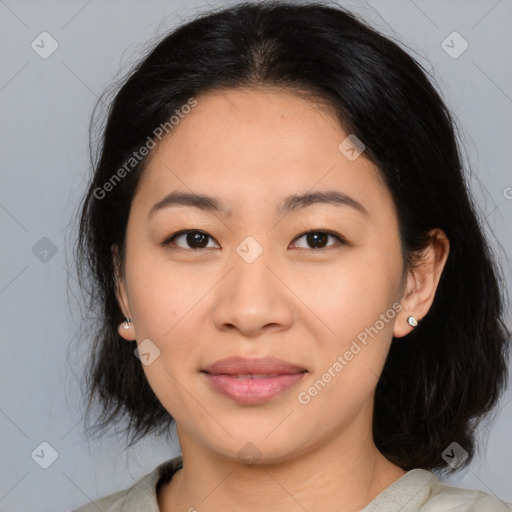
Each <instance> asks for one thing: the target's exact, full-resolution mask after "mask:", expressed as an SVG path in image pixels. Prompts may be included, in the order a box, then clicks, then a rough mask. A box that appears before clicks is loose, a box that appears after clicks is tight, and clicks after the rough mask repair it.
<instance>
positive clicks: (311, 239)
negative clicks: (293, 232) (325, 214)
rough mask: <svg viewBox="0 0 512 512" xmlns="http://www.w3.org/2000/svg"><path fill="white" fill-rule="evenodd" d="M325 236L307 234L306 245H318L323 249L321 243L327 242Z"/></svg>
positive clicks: (323, 234)
mask: <svg viewBox="0 0 512 512" xmlns="http://www.w3.org/2000/svg"><path fill="white" fill-rule="evenodd" d="M327 236H328V235H327V234H326V233H308V235H307V237H308V243H309V244H310V245H313V246H315V247H316V245H318V244H319V243H320V245H321V246H322V247H323V245H324V244H323V243H322V241H323V242H327Z"/></svg>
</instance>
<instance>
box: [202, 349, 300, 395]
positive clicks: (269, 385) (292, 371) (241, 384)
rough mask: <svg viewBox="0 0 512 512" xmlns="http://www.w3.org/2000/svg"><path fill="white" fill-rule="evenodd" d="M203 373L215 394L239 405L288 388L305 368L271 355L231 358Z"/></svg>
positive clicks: (298, 379)
mask: <svg viewBox="0 0 512 512" xmlns="http://www.w3.org/2000/svg"><path fill="white" fill-rule="evenodd" d="M202 373H203V374H204V376H205V378H206V380H207V381H208V383H209V385H210V386H211V388H212V389H213V390H214V391H216V392H217V393H220V394H222V395H224V396H225V397H227V398H230V399H231V400H233V401H235V402H238V403H240V404H245V405H257V404H262V403H264V402H267V401H268V400H270V399H272V398H274V397H275V396H277V395H279V394H280V393H282V392H284V391H285V390H287V389H289V388H290V387H292V386H293V385H294V384H296V383H297V382H299V381H300V380H301V379H302V378H303V377H304V375H305V374H306V373H308V371H307V370H306V369H305V368H302V367H300V366H296V365H294V364H291V363H288V362H286V361H283V360H282V359H276V358H273V357H265V358H259V359H246V358H243V357H230V358H227V359H221V360H220V361H217V362H215V363H213V364H212V365H209V366H207V367H206V368H204V369H203V370H202Z"/></svg>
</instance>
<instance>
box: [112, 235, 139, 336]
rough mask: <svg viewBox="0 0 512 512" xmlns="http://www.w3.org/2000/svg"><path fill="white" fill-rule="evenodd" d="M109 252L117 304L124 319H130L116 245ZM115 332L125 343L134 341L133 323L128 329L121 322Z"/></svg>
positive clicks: (124, 283)
mask: <svg viewBox="0 0 512 512" xmlns="http://www.w3.org/2000/svg"><path fill="white" fill-rule="evenodd" d="M111 252H112V262H113V265H114V276H115V280H116V299H117V303H118V305H119V308H120V309H121V311H122V313H123V315H124V316H125V317H126V318H132V315H131V312H130V306H129V301H128V293H127V291H126V282H125V279H124V277H123V275H122V271H121V258H120V255H119V249H118V247H117V245H115V244H114V245H112V247H111ZM117 331H118V333H119V335H120V336H121V337H122V338H124V339H125V340H127V341H134V340H135V339H136V335H135V326H134V325H133V322H131V323H130V324H128V327H127V325H126V323H125V322H121V323H120V324H119V325H118V327H117Z"/></svg>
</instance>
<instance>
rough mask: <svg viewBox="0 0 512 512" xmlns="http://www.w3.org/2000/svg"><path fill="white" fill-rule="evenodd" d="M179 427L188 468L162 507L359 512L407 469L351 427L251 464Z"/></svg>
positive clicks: (162, 498) (164, 491) (165, 492)
mask: <svg viewBox="0 0 512 512" xmlns="http://www.w3.org/2000/svg"><path fill="white" fill-rule="evenodd" d="M370 431H371V430H370ZM359 432H361V431H359ZM367 432H368V431H367ZM178 433H179V437H180V445H181V448H182V453H183V469H181V470H179V471H178V472H177V473H175V475H174V476H173V478H172V480H171V481H170V482H169V483H168V484H166V485H164V486H163V487H162V488H161V489H160V493H159V496H158V503H159V507H160V510H161V512H171V511H172V510H191V511H193V510H195V509H197V510H201V511H208V512H217V511H218V512H220V511H225V510H244V511H246V512H252V511H261V510H266V511H268V512H273V511H274V510H275V511H276V512H277V511H279V512H282V511H283V510H290V511H291V510H301V509H302V510H308V511H310V512H313V511H315V510H323V511H329V510H333V511H334V510H339V509H340V505H343V510H344V511H346V512H350V511H354V512H356V511H358V510H361V509H362V508H364V507H365V506H366V505H367V504H368V503H370V502H371V501H372V500H373V499H374V498H375V497H376V496H377V495H378V494H380V493H381V492H382V491H383V490H384V489H386V488H387V487H389V486H390V485H391V484H392V483H393V482H395V481H396V480H398V479H399V478H400V477H402V476H403V475H404V474H405V473H406V471H404V470H403V469H401V468H400V467H398V466H396V465H394V464H393V463H391V462H390V461H388V460H387V459H386V458H385V457H384V456H383V455H382V454H381V453H380V452H379V451H378V449H377V447H376V446H375V444H374V442H373V440H372V439H371V438H370V439H368V438H367V437H366V438H365V437H362V436H361V435H360V434H359V433H357V432H351V431H347V430H346V431H344V432H343V434H342V435H341V436H337V437H336V438H334V439H332V440H330V441H329V442H324V443H323V444H322V445H321V446H319V447H316V448H313V449H310V450H309V451H308V452H306V453H303V454H301V455H300V456H296V457H294V458H292V459H289V460H287V461H285V462H279V463H274V464H251V465H248V464H243V463H241V462H240V461H238V460H234V459H232V458H228V457H224V456H222V455H219V454H218V453H216V452H213V451H211V450H209V449H207V448H205V447H204V446H200V445H197V443H195V442H193V440H192V438H190V437H189V436H187V435H186V434H185V433H180V432H179V431H178ZM333 454H336V455H335V456H334V455H333Z"/></svg>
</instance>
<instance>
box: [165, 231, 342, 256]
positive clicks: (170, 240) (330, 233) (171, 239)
mask: <svg viewBox="0 0 512 512" xmlns="http://www.w3.org/2000/svg"><path fill="white" fill-rule="evenodd" d="M189 233H200V234H202V235H206V236H207V237H209V238H210V239H212V240H214V238H213V237H212V236H211V235H209V234H208V233H206V232H204V231H200V230H197V229H183V230H181V231H177V232H176V233H174V234H172V235H171V236H169V237H167V238H166V239H165V240H164V241H163V242H161V244H160V245H162V246H163V247H165V248H168V249H169V248H170V246H171V245H172V244H173V243H174V240H175V239H176V238H178V237H180V236H182V235H187V234H189ZM309 234H323V235H328V236H332V237H333V238H335V239H336V240H337V244H334V245H329V246H327V247H322V248H320V249H314V248H311V249H310V250H311V251H315V252H320V251H326V250H328V249H331V248H333V247H336V246H340V245H347V242H346V240H345V239H343V238H342V237H341V236H340V235H338V234H337V233H334V232H333V231H329V230H309V231H305V232H304V233H301V234H300V235H298V236H297V237H295V238H294V239H293V241H296V240H299V239H300V238H302V237H303V236H306V235H309ZM217 243H218V242H217ZM170 249H171V250H180V249H181V250H184V251H199V250H201V249H212V247H203V248H200V247H195V248H188V249H185V248H183V247H179V246H178V247H172V248H170ZM299 249H304V248H303V247H300V248H299Z"/></svg>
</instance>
